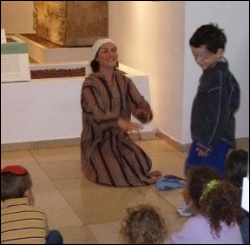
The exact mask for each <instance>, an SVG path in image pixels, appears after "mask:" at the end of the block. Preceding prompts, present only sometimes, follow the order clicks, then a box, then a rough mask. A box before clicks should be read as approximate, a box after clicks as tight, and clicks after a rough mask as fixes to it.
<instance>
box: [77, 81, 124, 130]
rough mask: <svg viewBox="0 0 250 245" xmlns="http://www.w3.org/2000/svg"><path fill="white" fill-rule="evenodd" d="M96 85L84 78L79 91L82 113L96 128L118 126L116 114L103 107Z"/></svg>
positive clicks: (103, 128) (105, 128) (102, 128)
mask: <svg viewBox="0 0 250 245" xmlns="http://www.w3.org/2000/svg"><path fill="white" fill-rule="evenodd" d="M101 96H102V95H101V94H100V91H99V89H98V86H97V85H96V84H95V83H94V82H93V81H91V80H85V82H84V84H83V86H82V92H81V107H82V110H83V114H84V115H86V116H87V117H88V119H89V120H90V123H92V124H93V126H94V127H95V128H98V130H107V129H109V128H114V127H116V128H117V127H118V116H119V115H118V114H117V113H114V112H112V111H109V110H107V109H105V107H104V105H103V102H102V98H101Z"/></svg>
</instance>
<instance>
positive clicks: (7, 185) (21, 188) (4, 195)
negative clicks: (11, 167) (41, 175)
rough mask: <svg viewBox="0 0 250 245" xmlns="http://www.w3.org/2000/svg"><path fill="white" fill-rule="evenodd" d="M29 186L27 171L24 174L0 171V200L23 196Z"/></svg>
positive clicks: (30, 182) (29, 180)
mask: <svg viewBox="0 0 250 245" xmlns="http://www.w3.org/2000/svg"><path fill="white" fill-rule="evenodd" d="M31 186H32V181H31V177H30V174H29V173H28V172H27V174H25V175H15V174H12V173H1V201H5V200H7V199H12V198H20V197H24V193H25V191H27V190H28V189H30V188H31Z"/></svg>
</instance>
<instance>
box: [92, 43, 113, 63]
mask: <svg viewBox="0 0 250 245" xmlns="http://www.w3.org/2000/svg"><path fill="white" fill-rule="evenodd" d="M105 43H113V44H114V41H113V40H112V39H110V38H103V39H98V40H96V41H95V43H94V45H93V46H92V60H94V59H95V56H96V54H97V52H98V50H99V48H100V47H101V46H102V45H103V44H105ZM114 45H115V44H114Z"/></svg>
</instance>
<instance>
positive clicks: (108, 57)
mask: <svg viewBox="0 0 250 245" xmlns="http://www.w3.org/2000/svg"><path fill="white" fill-rule="evenodd" d="M96 60H97V61H98V62H99V64H100V67H106V68H114V67H115V66H116V64H117V62H118V53H117V48H116V46H115V45H114V44H113V43H105V44H103V45H102V46H101V47H100V49H99V51H98V54H97V58H96Z"/></svg>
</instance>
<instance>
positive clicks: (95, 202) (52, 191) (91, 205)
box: [1, 139, 186, 244]
mask: <svg viewBox="0 0 250 245" xmlns="http://www.w3.org/2000/svg"><path fill="white" fill-rule="evenodd" d="M137 143H138V144H139V145H140V146H141V147H142V148H143V149H144V150H145V151H146V152H147V153H148V154H149V156H150V157H151V158H152V161H153V170H156V169H157V170H161V171H162V173H163V174H174V175H179V176H182V175H183V163H184V160H185V157H186V153H182V152H179V151H177V150H176V149H175V148H173V147H171V146H170V145H168V144H167V143H166V142H165V141H163V140H160V139H154V140H147V141H137ZM10 164H21V165H23V166H25V167H26V168H27V169H28V170H29V171H30V173H31V175H32V179H33V184H34V188H33V189H34V193H35V195H36V205H38V206H40V207H41V208H42V209H43V210H44V211H45V212H46V213H47V214H48V219H49V225H50V228H55V229H59V230H60V231H61V233H62V234H63V237H64V242H65V244H70V243H71V244H86V243H89V244H105V243H106V244H117V243H120V242H119V237H118V231H119V228H120V222H121V219H122V218H123V216H124V214H125V211H126V208H127V207H130V206H133V205H136V204H152V205H154V206H156V207H157V208H158V210H159V211H160V212H161V214H162V215H163V217H164V218H165V220H166V223H167V227H168V230H169V233H170V232H173V231H175V230H177V229H179V228H180V226H181V225H182V223H183V222H184V221H185V218H181V217H179V216H178V215H177V214H176V211H175V210H176V207H177V206H179V205H180V204H181V201H182V199H181V190H175V191H163V192H160V191H157V190H156V189H155V186H146V187H139V188H112V187H107V186H101V185H97V184H94V183H92V182H90V181H88V180H87V179H86V178H85V176H84V175H83V174H82V172H81V169H80V149H79V147H60V148H51V149H39V150H24V151H14V152H2V154H1V165H2V167H3V166H6V165H10Z"/></svg>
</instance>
